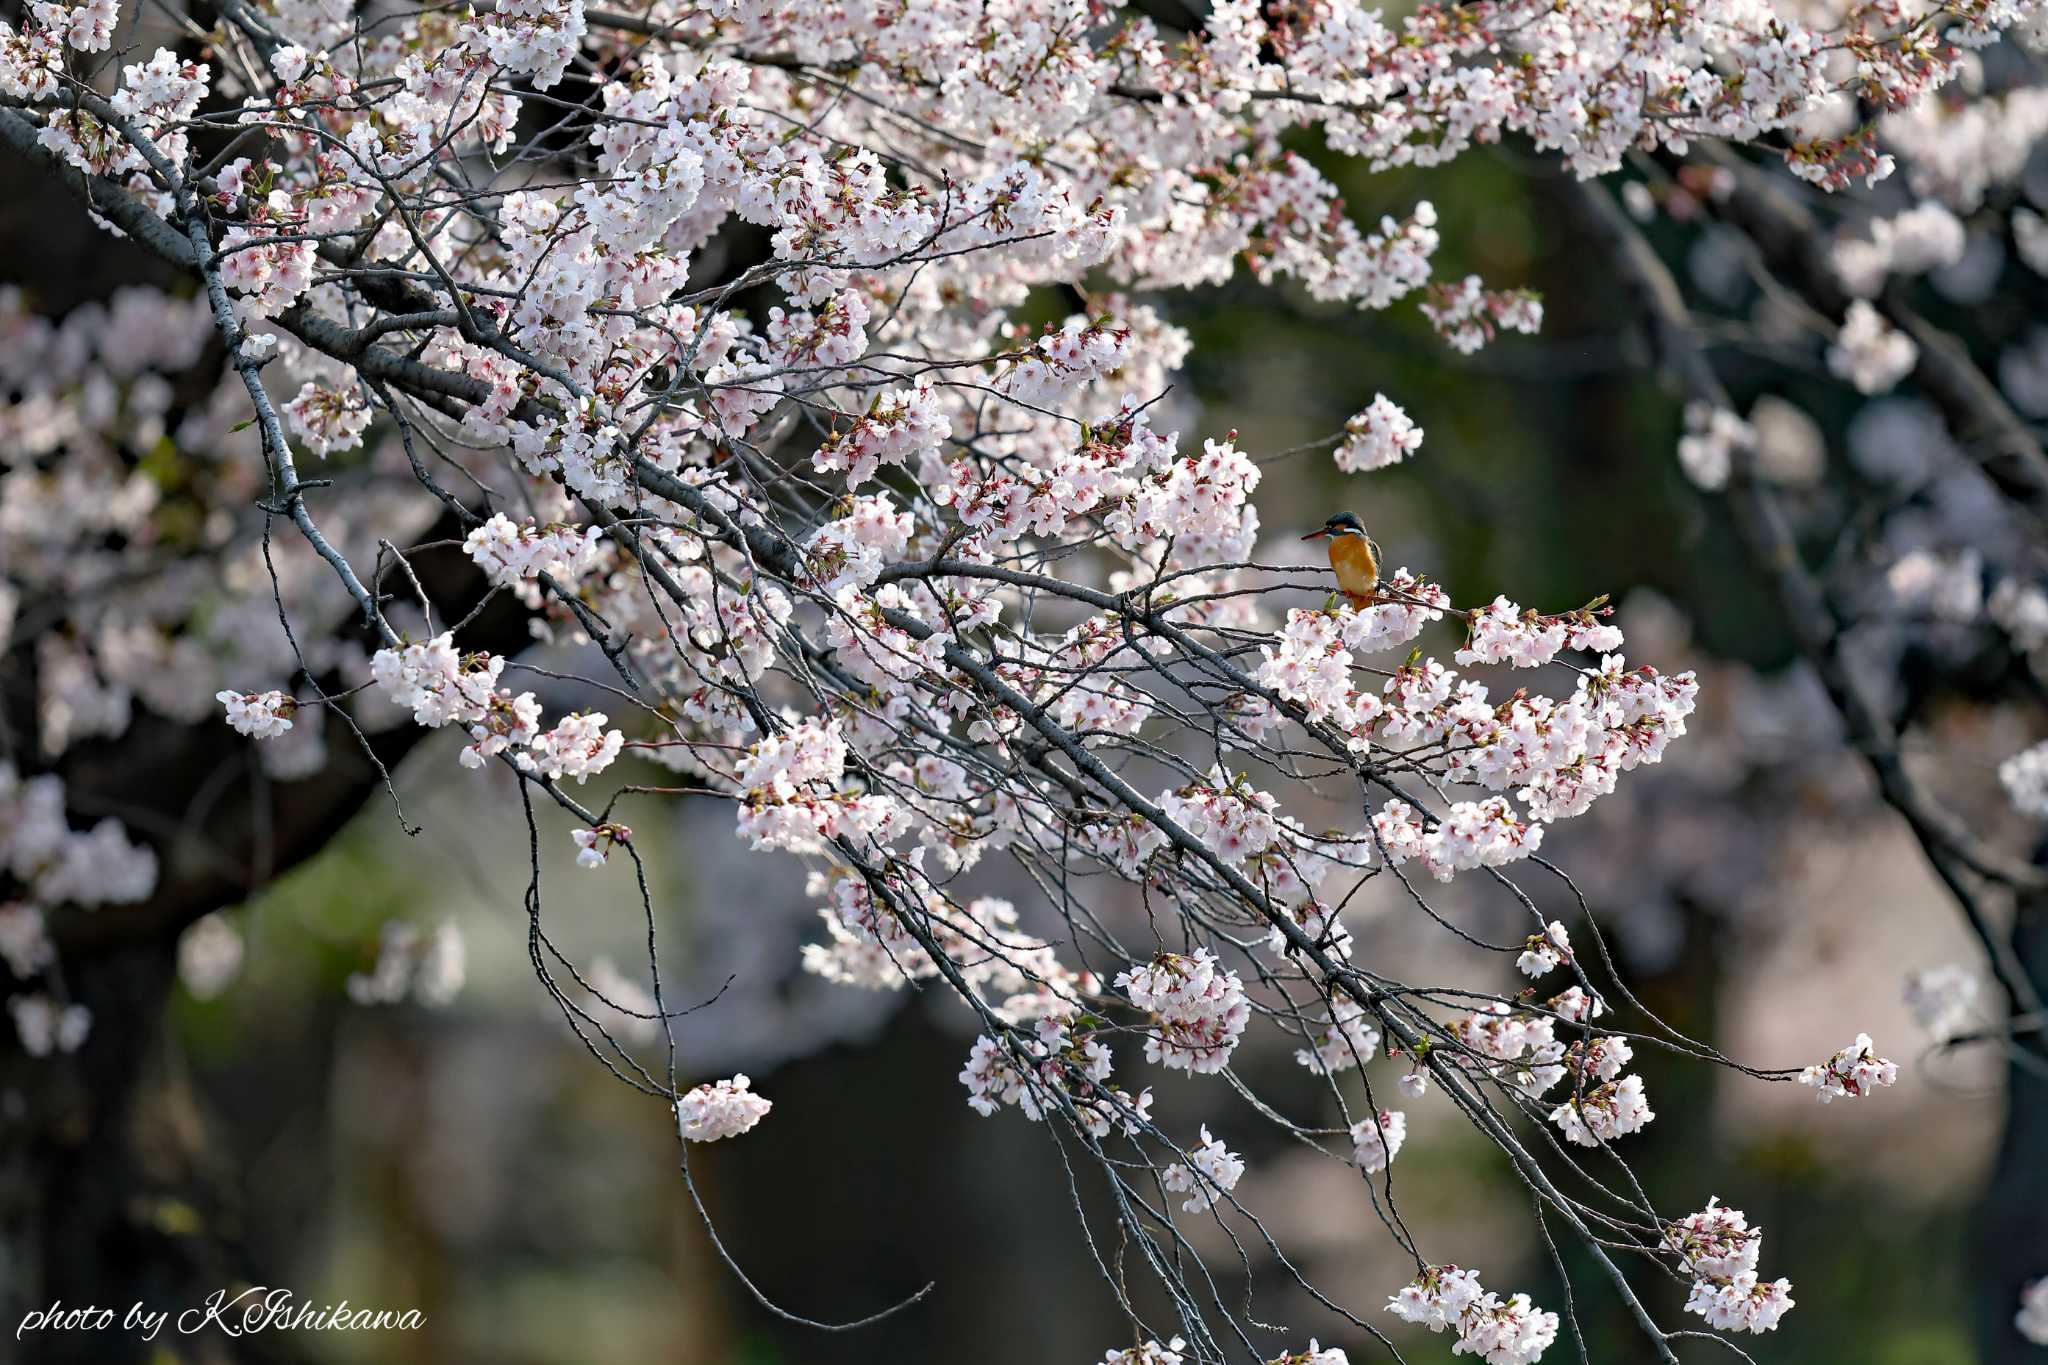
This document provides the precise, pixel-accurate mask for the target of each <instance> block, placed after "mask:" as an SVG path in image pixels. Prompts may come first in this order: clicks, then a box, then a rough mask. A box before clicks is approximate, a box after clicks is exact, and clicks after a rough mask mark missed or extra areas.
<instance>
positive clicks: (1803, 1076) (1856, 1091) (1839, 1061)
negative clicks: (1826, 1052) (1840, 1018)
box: [1799, 1033, 1899, 1104]
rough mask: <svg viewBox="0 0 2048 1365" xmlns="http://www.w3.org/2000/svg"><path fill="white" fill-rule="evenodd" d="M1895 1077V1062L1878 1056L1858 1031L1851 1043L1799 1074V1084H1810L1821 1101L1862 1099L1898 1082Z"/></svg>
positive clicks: (1897, 1069)
mask: <svg viewBox="0 0 2048 1365" xmlns="http://www.w3.org/2000/svg"><path fill="white" fill-rule="evenodd" d="M1898 1079H1899V1068H1898V1064H1897V1063H1896V1062H1890V1061H1887V1060H1885V1059H1884V1058H1883V1057H1880V1056H1878V1055H1877V1048H1876V1045H1875V1044H1873V1043H1872V1042H1871V1041H1870V1035H1869V1034H1867V1033H1859V1034H1857V1035H1856V1040H1855V1041H1854V1042H1852V1043H1850V1044H1849V1046H1847V1047H1845V1048H1843V1049H1842V1050H1841V1051H1840V1052H1837V1053H1836V1054H1835V1055H1834V1056H1833V1057H1830V1058H1829V1059H1828V1060H1827V1061H1825V1062H1820V1063H1817V1064H1815V1065H1813V1066H1809V1067H1807V1068H1805V1069H1804V1070H1802V1071H1801V1072H1800V1073H1799V1083H1800V1084H1801V1085H1810V1086H1812V1087H1813V1089H1814V1098H1815V1099H1817V1100H1819V1101H1820V1102H1821V1103H1822V1104H1828V1103H1831V1102H1833V1101H1834V1100H1837V1099H1862V1098H1864V1097H1865V1096H1867V1095H1870V1094H1872V1093H1874V1092H1875V1091H1878V1090H1882V1089H1884V1088H1885V1087H1886V1086H1890V1085H1895V1084H1897V1082H1898Z"/></svg>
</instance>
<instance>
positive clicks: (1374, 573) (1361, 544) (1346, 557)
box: [1330, 536, 1380, 603]
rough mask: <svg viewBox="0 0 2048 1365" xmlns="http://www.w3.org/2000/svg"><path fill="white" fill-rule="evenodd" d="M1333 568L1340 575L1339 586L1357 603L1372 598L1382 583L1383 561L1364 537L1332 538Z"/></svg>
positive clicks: (1331, 555) (1331, 554)
mask: <svg viewBox="0 0 2048 1365" xmlns="http://www.w3.org/2000/svg"><path fill="white" fill-rule="evenodd" d="M1330 567H1331V568H1332V569H1334V570H1336V572H1337V586H1338V587H1340V588H1342V589H1343V590H1344V595H1345V596H1346V597H1349V598H1350V599H1351V600H1352V602H1353V603H1359V602H1360V601H1361V599H1365V598H1370V597H1371V596H1372V590H1373V589H1374V588H1375V587H1377V586H1378V584H1379V581H1380V566H1379V561H1378V560H1377V559H1375V558H1374V557H1373V553H1372V542H1371V541H1369V540H1367V539H1366V538H1365V537H1364V536H1332V537H1331V538H1330Z"/></svg>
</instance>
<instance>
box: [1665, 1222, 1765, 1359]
mask: <svg viewBox="0 0 2048 1365" xmlns="http://www.w3.org/2000/svg"><path fill="white" fill-rule="evenodd" d="M1763 1241H1764V1234H1763V1229H1761V1228H1753V1227H1751V1226H1750V1225H1749V1220H1748V1219H1747V1218H1745V1217H1744V1216H1743V1214H1742V1210H1740V1209H1731V1208H1724V1207H1722V1206H1721V1201H1720V1200H1719V1199H1709V1200H1708V1201H1707V1206H1706V1208H1704V1209H1702V1210H1700V1211H1699V1212H1698V1213H1689V1214H1687V1215H1686V1216H1685V1217H1683V1218H1681V1219H1679V1220H1678V1221H1677V1222H1675V1223H1672V1224H1670V1225H1669V1226H1667V1227H1666V1228H1665V1230H1664V1246H1665V1248H1666V1249H1667V1250H1669V1251H1670V1252H1671V1253H1672V1254H1673V1255H1675V1256H1676V1257H1677V1258H1678V1261H1679V1266H1680V1268H1681V1269H1682V1270H1683V1271H1685V1273H1686V1274H1688V1275H1690V1276H1692V1293H1691V1294H1690V1295H1689V1296H1688V1297H1687V1299H1686V1303H1685V1311H1686V1312H1688V1313H1697V1314H1699V1315H1700V1316H1701V1317H1703V1318H1705V1319H1706V1320H1707V1325H1708V1326H1709V1327H1712V1328H1713V1329H1714V1330H1716V1331H1719V1332H1770V1331H1775V1330H1777V1326H1778V1321H1779V1319H1781V1318H1783V1317H1784V1316H1785V1314H1786V1313H1787V1312H1788V1311H1790V1310H1791V1308H1792V1307H1793V1299H1792V1282H1791V1281H1790V1280H1785V1279H1778V1280H1768V1281H1767V1280H1763V1279H1761V1278H1759V1277H1758V1275H1757V1269H1756V1267H1757V1260H1758V1258H1759V1256H1761V1255H1762V1252H1763Z"/></svg>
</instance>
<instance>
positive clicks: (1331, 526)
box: [1302, 512, 1380, 611]
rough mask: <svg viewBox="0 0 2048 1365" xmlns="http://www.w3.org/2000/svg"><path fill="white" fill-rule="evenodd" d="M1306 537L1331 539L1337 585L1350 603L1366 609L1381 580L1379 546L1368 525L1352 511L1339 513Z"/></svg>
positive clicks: (1370, 603)
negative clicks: (1374, 542)
mask: <svg viewBox="0 0 2048 1365" xmlns="http://www.w3.org/2000/svg"><path fill="white" fill-rule="evenodd" d="M1302 539H1303V540H1327V541H1329V542H1330V567H1331V568H1332V569H1334V570H1336V572H1337V586H1338V588H1339V589H1341V590H1342V591H1343V593H1344V596H1345V597H1347V598H1349V599H1350V601H1351V605H1352V606H1354V607H1356V608H1358V609H1359V610H1360V611H1364V610H1365V609H1366V608H1367V607H1369V606H1371V605H1372V604H1373V603H1374V602H1375V601H1377V600H1378V598H1377V596H1376V595H1375V592H1374V590H1375V589H1376V588H1378V587H1379V583H1380V547H1379V546H1377V545H1375V544H1373V543H1372V537H1371V536H1369V535H1367V534H1366V533H1365V524H1364V523H1363V522H1361V521H1359V519H1358V518H1357V516H1355V515H1354V514H1352V513H1350V512H1339V513H1337V514H1336V515H1335V516H1333V517H1331V518H1330V519H1329V520H1328V521H1326V522H1324V523H1323V525H1322V529H1321V530H1318V531H1311V532H1309V533H1308V534H1307V535H1305V536H1303V537H1302Z"/></svg>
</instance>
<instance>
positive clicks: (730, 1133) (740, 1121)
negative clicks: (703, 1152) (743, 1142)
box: [676, 1075, 775, 1142]
mask: <svg viewBox="0 0 2048 1365" xmlns="http://www.w3.org/2000/svg"><path fill="white" fill-rule="evenodd" d="M752 1085H753V1082H751V1081H749V1080H748V1079H747V1078H746V1077H745V1076H744V1075H739V1076H734V1077H731V1078H730V1079H728V1080H723V1081H708V1082H706V1083H705V1084H703V1085H700V1086H697V1087H696V1088H695V1089H693V1090H690V1091H688V1092H686V1093H685V1094H684V1095H683V1097H682V1098H681V1099H679V1100H677V1101H676V1122H677V1124H678V1125H680V1127H681V1129H682V1134H683V1136H684V1137H685V1138H686V1139H688V1140H689V1141H691V1142H717V1141H719V1140H721V1139H723V1138H729V1137H738V1136H739V1135H740V1134H741V1133H744V1132H747V1131H749V1130H751V1129H752V1128H753V1127H754V1125H755V1124H757V1123H759V1122H760V1121H761V1120H762V1119H764V1118H766V1117H768V1111H769V1110H770V1109H772V1108H774V1107H775V1106H774V1103H773V1102H772V1101H770V1100H765V1099H763V1098H762V1097H761V1096H759V1095H756V1094H755V1093H754V1092H753V1090H752V1088H751V1087H752Z"/></svg>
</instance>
